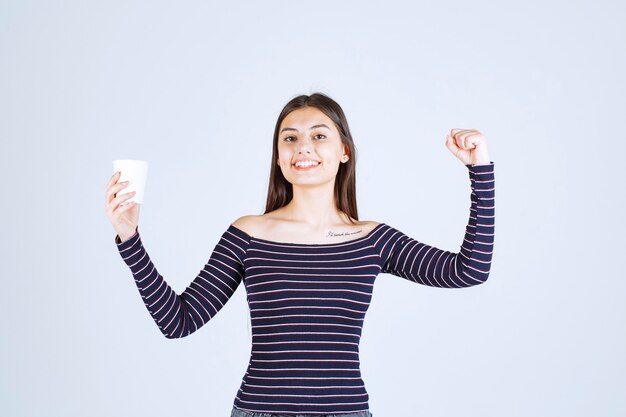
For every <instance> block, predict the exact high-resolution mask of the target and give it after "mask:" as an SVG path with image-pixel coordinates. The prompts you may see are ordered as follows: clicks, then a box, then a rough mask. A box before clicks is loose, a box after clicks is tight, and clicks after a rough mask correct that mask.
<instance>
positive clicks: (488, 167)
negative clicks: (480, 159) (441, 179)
mask: <svg viewBox="0 0 626 417" xmlns="http://www.w3.org/2000/svg"><path fill="white" fill-rule="evenodd" d="M465 166H466V167H467V168H468V169H469V170H470V171H471V172H475V173H483V172H490V171H493V168H494V163H493V161H490V162H489V163H488V164H477V165H472V164H465Z"/></svg>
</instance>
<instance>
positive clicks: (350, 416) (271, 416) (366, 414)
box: [230, 407, 374, 417]
mask: <svg viewBox="0 0 626 417" xmlns="http://www.w3.org/2000/svg"><path fill="white" fill-rule="evenodd" d="M230 417H374V414H373V413H372V412H370V411H358V412H355V413H339V414H337V413H335V414H276V413H265V412H258V411H246V410H240V409H238V408H237V407H233V410H232V412H231V413H230Z"/></svg>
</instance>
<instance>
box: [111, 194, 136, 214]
mask: <svg viewBox="0 0 626 417" xmlns="http://www.w3.org/2000/svg"><path fill="white" fill-rule="evenodd" d="M134 195H135V193H134V192H132V193H126V194H121V195H119V196H117V197H115V198H114V199H113V200H111V203H110V204H109V210H111V213H112V214H113V215H115V213H117V209H118V208H120V207H124V206H125V205H122V203H123V202H124V201H126V200H128V199H129V198H131V197H133V196H134Z"/></svg>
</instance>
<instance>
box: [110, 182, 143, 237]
mask: <svg viewBox="0 0 626 417" xmlns="http://www.w3.org/2000/svg"><path fill="white" fill-rule="evenodd" d="M120 175H121V172H120V171H118V172H116V173H115V174H113V176H112V177H111V178H110V179H109V182H108V184H107V187H106V200H105V211H106V215H107V217H108V218H109V221H110V222H111V225H113V229H115V231H116V232H117V235H118V236H119V237H120V240H121V241H122V242H123V241H125V240H128V238H130V237H131V236H132V235H134V234H135V229H136V228H137V224H138V222H139V206H140V204H137V203H135V202H127V203H125V202H126V200H128V199H130V198H132V197H133V196H134V195H135V192H134V191H133V192H130V193H124V194H120V191H121V190H122V189H124V188H125V187H127V186H128V181H123V182H118V180H119V178H120Z"/></svg>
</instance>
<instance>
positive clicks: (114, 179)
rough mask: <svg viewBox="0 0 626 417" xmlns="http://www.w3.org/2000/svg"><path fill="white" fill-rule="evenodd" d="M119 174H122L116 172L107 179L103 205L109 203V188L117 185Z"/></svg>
mask: <svg viewBox="0 0 626 417" xmlns="http://www.w3.org/2000/svg"><path fill="white" fill-rule="evenodd" d="M121 174H122V172H121V171H117V172H116V173H115V174H113V175H112V176H111V178H110V179H109V182H108V183H107V186H106V192H105V195H104V203H105V204H109V202H110V201H111V187H112V186H113V185H114V184H116V183H117V181H118V180H119V178H120V175H121Z"/></svg>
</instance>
